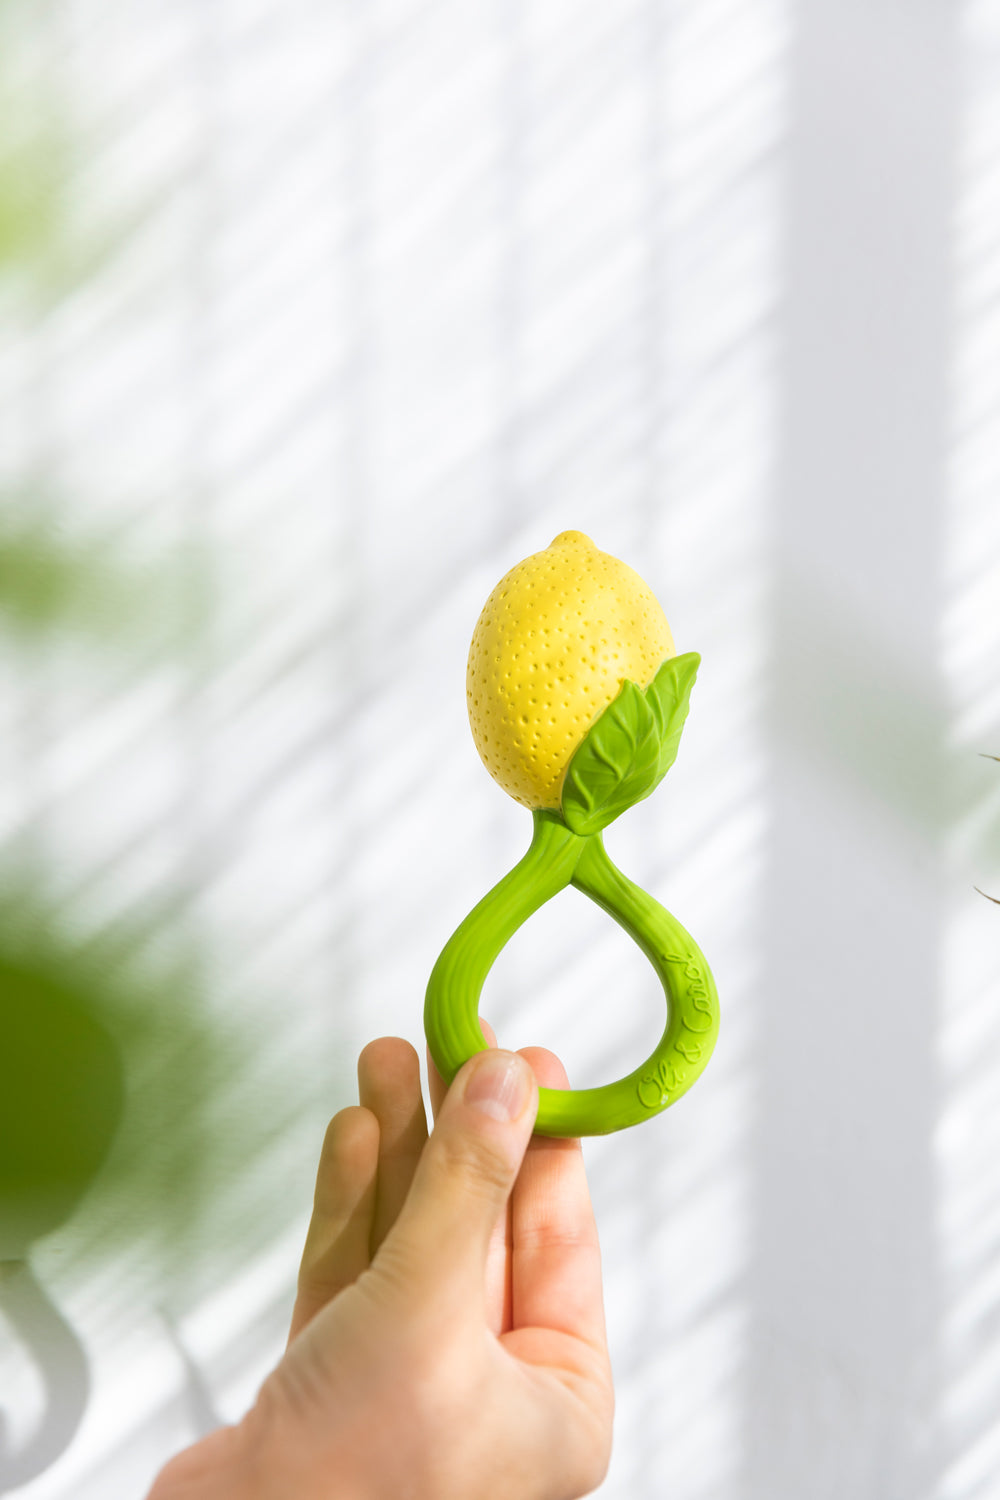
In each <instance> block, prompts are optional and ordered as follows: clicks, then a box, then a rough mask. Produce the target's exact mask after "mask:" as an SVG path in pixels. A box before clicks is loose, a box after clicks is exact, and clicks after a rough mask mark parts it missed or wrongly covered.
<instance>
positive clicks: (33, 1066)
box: [0, 877, 303, 1282]
mask: <svg viewBox="0 0 1000 1500" xmlns="http://www.w3.org/2000/svg"><path fill="white" fill-rule="evenodd" d="M162 938H163V934H162V933H161V932H158V931H157V928H156V925H155V923H144V922H143V921H142V919H141V918H139V917H135V918H134V919H130V920H129V922H128V924H127V925H125V926H122V927H119V928H118V929H117V930H116V931H115V932H114V933H113V934H112V933H110V932H105V933H103V934H99V935H98V936H96V937H91V938H87V939H84V938H81V937H79V936H76V935H74V934H72V933H71V932H70V931H69V930H68V928H67V924H66V922H65V920H64V919H63V918H61V917H60V916H59V915H58V914H57V913H54V912H53V911H51V910H47V909H46V908H45V906H44V905H43V904H42V903H40V902H37V901H33V900H32V899H30V897H28V896H26V895H25V894H24V893H23V892H16V891H15V883H14V881H13V879H12V878H11V877H8V892H7V894H6V895H2V896H0V1260H4V1259H21V1258H24V1257H25V1256H26V1255H27V1253H28V1251H29V1250H30V1249H31V1247H32V1245H33V1244H34V1243H35V1242H36V1241H37V1240H39V1239H42V1238H44V1237H46V1236H48V1235H51V1234H53V1233H54V1232H55V1231H57V1230H60V1229H62V1228H64V1226H65V1225H66V1223H67V1222H68V1221H69V1219H70V1217H71V1216H72V1215H74V1214H75V1213H76V1212H77V1210H78V1208H79V1207H80V1204H81V1202H82V1200H83V1198H84V1195H86V1194H88V1192H89V1191H90V1190H91V1189H93V1190H94V1193H96V1195H97V1201H96V1204H93V1205H90V1209H91V1211H90V1212H89V1215H88V1224H87V1236H86V1237H85V1240H84V1241H83V1242H82V1250H81V1241H80V1240H79V1237H77V1238H75V1239H74V1245H75V1248H76V1251H77V1254H78V1255H79V1254H81V1253H82V1254H83V1255H84V1256H86V1257H88V1258H95V1259H98V1260H105V1259H106V1257H107V1256H108V1254H109V1253H114V1252H117V1251H119V1250H121V1249H123V1248H125V1247H126V1246H128V1245H129V1244H132V1245H135V1244H137V1243H140V1242H141V1243H142V1244H144V1245H145V1246H146V1247H147V1249H149V1250H151V1251H152V1252H153V1253H154V1254H155V1255H156V1256H157V1257H158V1263H159V1264H160V1266H161V1271H162V1274H163V1276H164V1277H165V1279H166V1281H167V1282H169V1281H170V1280H171V1279H174V1278H181V1277H183V1276H184V1274H185V1273H186V1271H187V1269H188V1262H189V1261H190V1258H191V1255H192V1250H193V1247H195V1246H197V1245H198V1244H199V1243H201V1241H202V1239H203V1236H204V1231H205V1226H206V1224H211V1223H213V1222H214V1224H215V1229H216V1231H218V1230H219V1228H220V1223H219V1220H218V1218H217V1217H216V1218H214V1219H213V1216H214V1214H215V1209H216V1204H217V1199H218V1198H219V1196H220V1194H222V1193H224V1192H225V1190H226V1187H227V1185H228V1184H229V1183H231V1182H232V1181H233V1180H234V1179H239V1178H247V1177H248V1176H249V1177H253V1176H254V1175H255V1174H256V1172H257V1167H258V1163H259V1161H260V1159H261V1155H262V1153H264V1152H265V1151H266V1149H267V1146H268V1143H269V1142H270V1141H271V1140H272V1139H273V1138H274V1137H275V1136H276V1135H277V1134H279V1133H280V1132H281V1131H283V1130H286V1129H287V1126H288V1122H289V1117H290V1116H294V1114H295V1113H296V1111H297V1110H299V1109H301V1106H302V1101H303V1091H302V1088H301V1081H300V1080H296V1082H295V1084H293V1083H292V1081H291V1079H290V1078H289V1076H288V1073H287V1071H286V1070H285V1069H284V1068H283V1067H282V1065H281V1064H280V1062H279V1061H277V1060H276V1059H275V1057H274V1051H275V1049H274V1046H273V1042H272V1045H271V1046H268V1045H267V1038H265V1037H263V1036H262V1035H261V1032H260V1029H259V1028H256V1027H254V1026H253V1024H252V1023H250V1022H249V1021H248V1020H247V1019H246V1018H242V1019H241V1020H239V1021H237V1020H235V1019H230V1020H228V1021H226V1022H223V1021H222V1020H220V1018H219V1017H218V1016H216V1015H214V1014H213V1013H212V1012H211V1009H210V1006H209V1004H208V997H207V986H206V984H205V980H204V974H203V967H204V966H203V964H202V963H201V961H200V960H199V958H198V956H197V954H196V953H194V952H193V951H192V950H191V948H190V947H189V946H187V945H184V944H183V943H180V942H178V940H177V939H176V937H175V938H174V939H173V941H171V942H169V943H166V944H164V943H163V942H162ZM158 942H159V945H160V947H161V948H163V947H166V948H167V950H168V951H169V954H170V956H169V958H168V959H167V960H164V959H163V958H162V955H161V957H160V959H159V961H158V962H155V961H154V960H153V957H152V952H153V949H154V948H155V947H156V946H157V943H158ZM262 1066H263V1073H264V1081H262V1076H261V1075H262ZM256 1187H257V1202H258V1204H259V1205H260V1208H261V1209H262V1210H263V1218H262V1222H266V1221H267V1219H268V1217H269V1213H268V1209H269V1211H270V1218H271V1219H272V1221H274V1220H279V1221H280V1217H281V1216H280V1212H279V1205H280V1202H281V1199H282V1196H283V1193H284V1185H283V1184H281V1183H278V1182H277V1181H270V1182H268V1183H266V1184H263V1185H260V1184H257V1185H256ZM214 1249H215V1250H216V1251H217V1252H218V1253H219V1254H224V1253H225V1250H226V1246H225V1245H224V1244H221V1243H217V1244H216V1245H215V1246H214Z"/></svg>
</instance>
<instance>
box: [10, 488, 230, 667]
mask: <svg viewBox="0 0 1000 1500" xmlns="http://www.w3.org/2000/svg"><path fill="white" fill-rule="evenodd" d="M33 500H34V501H35V502H36V503H34V504H33V503H32V501H33ZM66 509H67V507H66V506H65V505H60V504H59V503H58V502H57V501H55V500H51V499H49V498H48V497H44V496H42V495H41V494H39V493H35V494H33V493H32V492H31V491H30V490H28V491H23V492H21V491H19V492H18V493H16V494H11V493H8V494H7V495H6V496H4V495H0V624H2V625H5V626H6V627H7V628H8V630H9V631H11V632H12V633H13V634H14V635H15V636H17V637H20V638H24V637H26V636H39V635H41V636H51V635H53V634H57V633H60V632H63V633H66V632H71V633H72V634H73V635H74V636H75V637H76V638H87V639H90V640H92V641H95V642H97V643H100V642H101V641H102V640H104V641H105V642H108V643H112V644H114V645H116V646H120V645H122V644H123V643H125V642H143V643H145V642H154V641H157V642H160V643H162V644H163V645H165V646H171V647H174V648H180V647H182V646H185V645H190V644H191V643H193V642H194V641H196V640H197V639H199V638H200V637H201V636H202V635H203V634H204V631H205V629H206V628H207V625H208V622H209V618H210V613H211V602H212V598H213V578H212V569H211V563H210V559H209V558H208V557H207V556H205V555H204V554H203V553H202V552H200V551H199V550H198V549H196V548H195V547H193V546H188V547H186V548H178V549H176V550H175V552H174V553H173V554H172V555H170V556H168V557H161V558H159V559H158V560H157V562H156V564H155V565H146V566H143V565H140V564H138V563H135V562H131V563H130V562H127V561H126V560H125V558H124V556H123V555H122V548H121V546H120V544H116V542H115V541H114V539H113V538H110V537H108V538H98V537H94V536H72V535H71V534H70V533H69V530H68V528H66V527H65V526H59V525H58V524H57V522H56V521H55V519H53V518H54V517H55V516H58V515H60V514H61V513H62V514H64V513H65V511H66Z"/></svg>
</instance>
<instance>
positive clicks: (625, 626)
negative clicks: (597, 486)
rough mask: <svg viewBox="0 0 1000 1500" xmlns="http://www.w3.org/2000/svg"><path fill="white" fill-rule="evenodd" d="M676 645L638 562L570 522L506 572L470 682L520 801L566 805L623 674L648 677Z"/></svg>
mask: <svg viewBox="0 0 1000 1500" xmlns="http://www.w3.org/2000/svg"><path fill="white" fill-rule="evenodd" d="M675 654H676V653H675V650H674V641H673V636H672V635H671V634H670V626H669V625H668V624H667V621H666V617H665V616H664V613H663V610H662V609H661V608H660V606H659V604H658V603H657V601H656V598H655V597H654V595H653V592H652V590H651V589H650V587H649V585H648V584H646V583H644V582H643V580H642V579H641V578H640V577H639V575H638V573H636V572H635V571H634V570H633V569H632V568H630V567H628V566H627V564H625V563H623V562H620V561H619V559H618V558H617V557H612V556H611V554H610V553H608V552H600V551H599V550H598V549H597V547H595V546H594V543H593V542H592V541H591V540H590V538H589V537H588V536H584V534H583V532H582V531H563V532H561V533H560V535H559V536H557V537H556V539H555V541H554V542H552V544H551V546H549V547H547V548H546V549H545V551H544V552H535V553H533V554H532V556H531V557H526V558H525V559H524V561H523V562H520V563H518V564H517V566H516V567H514V568H511V570H510V572H509V573H507V574H505V575H504V577H503V578H501V580H500V582H499V583H498V584H497V586H496V588H495V589H494V590H493V592H492V594H491V595H490V597H489V598H488V599H487V601H486V603H485V605H484V606H483V612H482V614H481V615H480V616H479V620H478V623H477V624H476V628H475V630H474V632H473V635H472V645H471V647H470V649H469V665H468V671H467V674H466V691H467V694H468V701H469V723H470V724H471V726H472V737H473V739H474V740H475V742H476V749H477V750H478V751H479V754H480V757H481V758H482V761H483V764H484V765H485V767H486V769H487V770H488V771H489V773H490V775H491V776H492V777H493V779H494V780H495V781H497V782H498V783H499V785H500V786H502V787H503V789H504V791H505V792H507V793H509V795H510V796H511V797H513V798H514V800H515V801H516V802H521V803H523V804H524V806H525V807H531V808H558V807H559V804H560V798H561V795H562V785H563V780H564V778H565V775H566V770H567V767H568V766H569V763H570V761H571V760H572V758H573V755H574V752H575V751H576V749H577V746H578V745H579V744H580V742H581V740H583V738H584V737H585V735H586V734H587V731H588V730H589V729H590V727H591V725H592V724H593V723H594V722H595V720H596V719H597V718H598V717H599V715H600V714H601V713H602V712H603V710H604V709H605V708H606V707H607V706H608V704H609V703H610V702H611V701H612V700H613V699H614V698H616V697H617V696H618V693H619V691H620V689H621V686H622V683H623V682H624V681H625V680H626V679H628V680H629V681H630V682H634V683H635V685H636V687H639V688H646V687H648V686H649V684H650V683H651V682H652V680H653V678H654V677H655V676H656V673H657V670H658V669H659V668H660V666H662V664H663V662H664V661H666V659H667V658H668V657H670V656H674V655H675Z"/></svg>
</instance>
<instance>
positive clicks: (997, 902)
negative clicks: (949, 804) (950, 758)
mask: <svg viewBox="0 0 1000 1500" xmlns="http://www.w3.org/2000/svg"><path fill="white" fill-rule="evenodd" d="M980 754H981V755H982V757H983V759H984V760H996V761H1000V755H987V754H986V752H985V751H980ZM973 889H974V890H977V891H979V894H980V896H986V899H987V901H992V902H993V903H994V905H995V906H1000V897H998V896H990V895H987V893H986V891H980V890H979V887H978V885H977V886H974V887H973Z"/></svg>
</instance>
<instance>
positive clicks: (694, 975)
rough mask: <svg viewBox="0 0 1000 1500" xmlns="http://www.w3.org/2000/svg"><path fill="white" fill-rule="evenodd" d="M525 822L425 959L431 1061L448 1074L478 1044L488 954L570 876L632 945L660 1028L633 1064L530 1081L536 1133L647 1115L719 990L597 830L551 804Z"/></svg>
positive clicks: (683, 1077) (676, 1093)
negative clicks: (582, 1078) (526, 837)
mask: <svg viewBox="0 0 1000 1500" xmlns="http://www.w3.org/2000/svg"><path fill="white" fill-rule="evenodd" d="M534 824H535V829H534V837H533V838H532V841H531V847H530V848H529V850H528V852H527V854H526V855H525V856H524V858H523V859H522V860H521V861H520V863H519V864H517V865H515V867H514V869H513V870H511V871H510V873H509V874H507V875H505V876H504V878H503V880H501V881H500V882H499V884H498V885H496V886H494V888H493V890H491V891H490V892H489V894H488V895H486V896H484V897H483V899H482V901H480V902H479V904H478V906H476V907H475V908H474V909H473V910H472V911H471V912H470V913H469V915H468V916H467V917H466V919H465V921H464V922H462V924H461V925H460V926H459V927H458V928H457V930H456V931H455V933H454V934H453V935H452V937H451V938H450V939H449V941H448V943H446V945H445V947H444V949H443V951H442V953H441V955H440V957H439V958H438V961H437V963H436V964H435V965H434V969H433V971H432V973H431V977H430V981H429V982H428V986H427V997H426V1001H425V1006H424V1029H425V1031H426V1034H427V1040H428V1043H429V1045H430V1049H431V1055H432V1056H433V1058H434V1061H435V1063H436V1065H437V1067H438V1070H439V1071H440V1073H441V1075H442V1077H443V1078H444V1079H445V1080H446V1082H449V1083H450V1082H451V1080H452V1078H453V1077H454V1075H455V1073H456V1072H457V1071H458V1069H459V1068H460V1067H461V1066H462V1064H463V1063H464V1062H466V1061H467V1060H468V1058H469V1057H471V1056H472V1055H473V1053H475V1052H480V1051H483V1050H484V1049H485V1047H486V1045H487V1044H486V1039H485V1038H484V1036H483V1034H482V1030H481V1029H480V1026H479V997H480V994H481V993H482V988H483V984H484V983H485V980H486V976H487V974H488V973H489V971H490V969H491V967H492V965H493V963H494V962H495V960H496V958H497V955H498V954H499V953H500V951H501V949H502V948H503V947H504V944H505V943H507V942H508V941H509V940H510V938H511V937H512V936H513V935H514V933H515V932H516V931H517V929H518V928H519V927H520V926H521V925H522V923H524V922H526V921H527V920H528V918H529V917H530V916H531V915H532V914H533V913H534V912H536V911H537V910H538V908H539V907H540V906H542V905H543V904H544V903H545V902H546V901H548V900H549V899H550V897H552V896H554V895H555V894H556V893H557V892H558V891H561V890H563V889H564V888H565V886H567V885H569V884H571V883H572V884H573V885H575V886H576V887H577V888H578V889H579V890H581V891H583V893H584V894H585V895H586V896H589V897H590V899H591V900H592V901H595V902H596V903H597V905H598V906H601V907H602V908H603V909H604V910H605V911H607V912H608V913H609V914H610V915H611V916H612V917H613V918H614V919H615V921H616V922H618V924H619V925H620V926H621V927H623V928H624V930H625V931H626V932H627V933H628V934H629V936H630V937H631V938H632V939H633V940H634V941H635V942H636V943H637V944H638V945H639V947H640V948H641V949H642V951H643V952H644V953H645V955H646V957H647V958H648V959H649V961H650V963H651V964H652V966H653V968H654V969H655V970H656V972H657V974H658V976H659V978H660V981H661V983H662V985H663V990H664V994H665V997H666V1001H667V1024H666V1027H665V1029H664V1032H663V1035H662V1037H661V1039H660V1041H659V1043H658V1045H657V1047H656V1048H655V1050H654V1051H653V1052H652V1054H651V1055H650V1056H649V1057H648V1058H647V1059H646V1061H645V1062H644V1063H642V1064H641V1065H640V1066H639V1067H638V1068H636V1069H635V1070H634V1071H633V1072H632V1073H629V1074H627V1075H626V1076H625V1077H624V1078H620V1079H618V1081H617V1082H615V1083H610V1084H606V1085H604V1086H602V1087H600V1088H594V1089H547V1088H543V1089H540V1090H539V1095H540V1097H539V1107H538V1119H537V1121H536V1123H535V1129H536V1131H537V1132H539V1133H540V1134H544V1135H559V1136H577V1135H603V1134H605V1133H607V1132H608V1131H612V1130H622V1129H624V1128H626V1127H627V1126H629V1125H635V1124H638V1123H639V1122H640V1121H642V1120H644V1119H648V1118H649V1117H650V1116H651V1115H653V1114H657V1113H659V1111H660V1110H662V1109H666V1107H667V1106H668V1105H669V1104H672V1103H673V1102H674V1101H675V1100H676V1099H679V1098H680V1096H681V1095H682V1094H684V1093H686V1092H687V1090H688V1089H689V1088H690V1087H691V1085H692V1084H693V1083H694V1082H695V1080H696V1079H697V1078H698V1077H699V1076H700V1074H701V1072H702V1071H703V1069H704V1068H705V1065H706V1064H707V1062H708V1059H709V1057H710V1056H711V1054H712V1049H713V1047H714V1045H715V1038H716V1035H717V1032H718V1021H719V1009H718V995H717V993H716V989H715V982H714V980H713V979H712V975H711V972H710V970H709V967H708V964H707V963H706V961H705V958H704V955H703V954H702V952H701V950H700V949H699V948H698V946H697V944H696V943H695V942H694V941H693V939H692V938H691V937H690V936H689V934H688V933H687V932H686V931H685V929H684V928H683V927H682V926H681V924H680V923H679V922H678V921H677V919H676V918H675V917H673V916H671V914H670V913H669V912H668V911H666V910H665V909H664V908H663V907H662V906H661V905H660V904H659V902H658V901H654V899H653V897H652V896H650V895H648V894H647V892H646V891H643V890H642V889H641V888H640V887H639V886H637V885H635V884H634V882H633V881H631V880H629V879H628V878H627V876H625V875H623V874H622V872H621V871H620V870H619V869H617V867H616V866H615V865H614V864H613V863H612V861H611V860H610V859H609V858H608V855H607V852H606V850H605V848H604V843H603V840H602V838H601V835H600V834H599V833H595V834H589V835H585V836H581V835H577V834H574V833H572V832H571V831H570V829H568V828H567V827H566V825H565V824H564V823H563V821H562V819H561V818H560V817H559V815H558V814H557V813H552V812H536V813H535V814H534Z"/></svg>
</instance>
